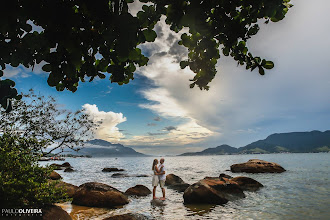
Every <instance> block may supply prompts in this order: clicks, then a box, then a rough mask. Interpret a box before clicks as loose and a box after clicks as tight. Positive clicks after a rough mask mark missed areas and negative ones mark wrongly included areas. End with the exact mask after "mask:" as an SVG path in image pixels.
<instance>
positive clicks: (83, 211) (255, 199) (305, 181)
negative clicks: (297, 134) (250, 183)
mask: <svg viewBox="0 0 330 220" xmlns="http://www.w3.org/2000/svg"><path fill="white" fill-rule="evenodd" d="M249 159H263V160H267V161H272V162H276V163H279V164H280V165H282V166H283V167H284V168H285V169H287V172H284V173H281V174H233V173H231V172H230V171H226V170H228V169H229V167H230V165H232V164H234V163H242V162H246V161H247V160H249ZM66 161H68V162H69V163H70V164H71V165H72V166H73V167H74V169H75V170H77V171H76V172H73V173H64V172H63V171H61V170H60V171H58V172H59V173H60V175H62V177H63V178H64V181H66V182H68V183H72V184H75V185H80V184H82V183H85V182H90V181H96V182H102V183H105V184H109V185H111V186H113V187H116V188H117V189H119V190H121V191H126V190H127V189H128V188H129V187H132V186H135V185H137V184H142V185H145V186H147V187H149V188H150V189H151V177H146V178H139V177H126V178H112V177H111V175H112V173H105V172H102V169H103V168H104V167H117V168H123V169H125V170H126V171H125V172H123V173H126V174H151V173H152V172H151V168H150V167H151V164H152V161H153V158H152V157H143V158H140V157H139V158H118V159H115V158H68V159H67V160H66ZM45 163H46V162H41V164H45ZM165 165H166V171H167V173H174V174H176V175H178V176H180V177H181V178H182V179H183V180H184V181H185V182H187V183H190V184H192V183H194V182H197V181H198V180H200V179H202V178H204V177H205V176H219V174H220V173H227V174H229V175H231V176H241V175H244V176H248V177H251V178H253V179H255V180H257V181H259V182H261V183H262V184H263V185H264V186H265V187H263V188H262V189H261V190H259V191H258V192H246V198H244V199H241V200H236V201H233V202H228V203H227V204H225V205H215V206H209V205H204V206H203V205H184V204H183V197H182V193H178V192H176V191H175V190H172V189H166V193H167V198H168V201H167V203H166V204H167V205H166V206H163V207H159V206H153V205H151V204H150V200H151V196H147V197H141V198H133V197H131V198H130V203H129V204H127V205H125V206H123V207H122V208H119V209H100V208H88V207H82V206H73V205H71V204H69V203H65V204H61V206H62V207H63V208H64V209H65V210H67V211H68V212H69V213H71V214H70V215H71V216H72V217H73V219H102V218H105V217H108V216H112V215H116V214H124V213H132V212H134V213H140V214H144V215H146V216H149V217H153V218H155V219H166V220H167V219H180V220H182V219H244V220H246V219H281V220H282V219H328V216H330V211H329V210H330V209H329V207H328V206H329V203H330V182H329V180H330V170H329V167H330V154H269V155H219V156H196V157H166V158H165ZM157 196H159V197H160V196H161V192H160V189H159V188H158V190H157Z"/></svg>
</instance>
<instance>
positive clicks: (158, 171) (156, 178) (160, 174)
mask: <svg viewBox="0 0 330 220" xmlns="http://www.w3.org/2000/svg"><path fill="white" fill-rule="evenodd" d="M164 161H165V160H164V158H161V159H160V161H159V162H160V164H159V165H158V160H157V159H154V162H153V163H152V170H153V172H154V175H153V177H152V186H153V187H154V188H153V190H152V196H153V199H156V188H157V186H158V184H159V185H160V188H161V189H162V193H163V197H161V198H160V200H165V188H164V185H165V180H166V175H165V166H164Z"/></svg>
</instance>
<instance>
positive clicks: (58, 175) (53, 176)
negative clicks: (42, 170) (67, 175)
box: [49, 171, 62, 180]
mask: <svg viewBox="0 0 330 220" xmlns="http://www.w3.org/2000/svg"><path fill="white" fill-rule="evenodd" d="M49 178H50V179H51V180H59V179H62V177H61V175H60V174H58V173H56V172H55V171H52V172H51V174H50V175H49Z"/></svg>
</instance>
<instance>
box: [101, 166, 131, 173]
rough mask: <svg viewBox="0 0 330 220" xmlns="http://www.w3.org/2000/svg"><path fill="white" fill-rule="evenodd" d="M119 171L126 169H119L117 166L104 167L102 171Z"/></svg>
mask: <svg viewBox="0 0 330 220" xmlns="http://www.w3.org/2000/svg"><path fill="white" fill-rule="evenodd" d="M119 171H125V170H124V169H118V168H116V167H106V168H103V170H102V172H119Z"/></svg>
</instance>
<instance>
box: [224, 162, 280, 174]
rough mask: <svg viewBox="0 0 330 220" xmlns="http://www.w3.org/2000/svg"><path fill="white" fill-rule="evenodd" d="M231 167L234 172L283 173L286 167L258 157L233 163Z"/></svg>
mask: <svg viewBox="0 0 330 220" xmlns="http://www.w3.org/2000/svg"><path fill="white" fill-rule="evenodd" d="M230 169H231V172H233V173H239V172H246V173H282V172H284V171H285V169H284V168H283V167H281V166H280V165H279V164H277V163H272V162H267V161H264V160H258V159H251V160H249V161H248V162H246V163H239V164H233V165H231V166H230Z"/></svg>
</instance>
